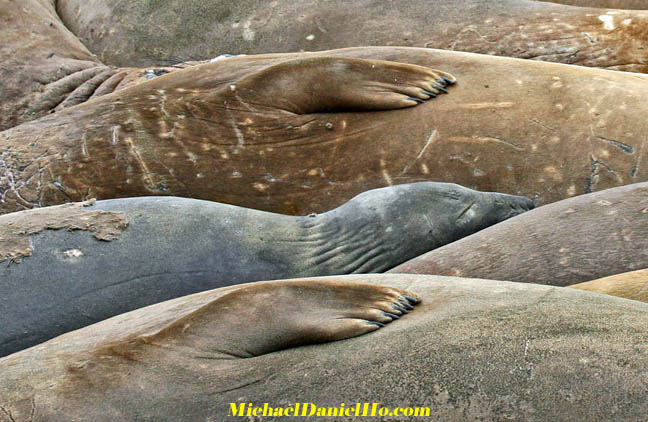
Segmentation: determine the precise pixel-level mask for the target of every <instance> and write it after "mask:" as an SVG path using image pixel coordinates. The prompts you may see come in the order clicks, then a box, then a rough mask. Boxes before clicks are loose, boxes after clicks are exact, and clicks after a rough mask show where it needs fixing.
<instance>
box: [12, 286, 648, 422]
mask: <svg viewBox="0 0 648 422" xmlns="http://www.w3.org/2000/svg"><path fill="white" fill-rule="evenodd" d="M351 282H353V283H357V284H355V285H354V287H347V283H351ZM360 283H372V284H376V285H383V286H393V287H394V289H393V290H391V291H388V292H386V293H385V292H383V291H381V290H377V291H375V290H369V294H368V295H367V294H366V290H365V289H370V287H369V286H367V285H366V284H360ZM355 286H357V287H355ZM374 288H376V289H382V287H374ZM396 289H407V291H415V292H416V293H417V295H418V298H420V299H421V303H420V304H419V305H417V306H416V307H415V310H414V311H413V312H410V313H409V314H408V315H406V316H405V317H403V318H401V319H400V320H398V321H396V322H395V323H394V324H390V325H388V326H386V327H384V328H381V329H379V330H377V331H375V332H372V333H369V334H366V335H363V336H359V337H356V338H352V339H347V340H343V341H336V342H332V343H326V344H317V345H311V346H306V347H294V346H297V345H299V344H304V343H311V342H320V341H326V340H331V339H338V338H340V337H348V335H347V334H351V335H353V334H359V333H360V332H361V330H374V329H376V328H377V327H376V326H375V325H371V324H368V323H367V322H365V321H363V320H369V321H377V322H381V321H388V320H389V319H391V318H393V317H391V316H389V317H387V316H385V314H383V312H387V313H389V314H392V315H396V314H398V312H397V311H398V308H397V307H396V306H398V307H400V306H402V305H401V304H403V305H405V304H406V302H404V301H403V300H402V298H405V296H404V295H408V296H409V295H412V293H409V292H403V291H402V290H396ZM349 290H351V291H349ZM383 298H385V299H387V301H388V302H391V304H389V303H384V302H383ZM394 299H395V300H396V302H394ZM365 304H366V306H367V308H362V306H363V305H365ZM394 305H396V306H394ZM358 307H360V309H358ZM620 315H622V317H619V316H620ZM340 317H341V318H340ZM349 318H351V319H349ZM358 318H359V319H360V321H358V320H357V319H358ZM383 318H384V319H383ZM345 326H347V327H348V326H350V327H351V329H350V330H349V331H350V332H349V331H346V330H345ZM358 327H359V328H360V329H361V330H359V329H358ZM647 327H648V304H645V303H641V302H636V301H629V300H624V299H620V298H615V297H612V296H604V295H595V294H591V293H589V292H582V291H578V290H574V289H563V288H558V287H551V286H540V285H533V284H517V283H508V282H498V281H489V280H472V279H461V278H453V277H435V276H416V275H401V274H391V275H356V276H343V277H330V278H321V279H299V280H294V281H284V282H279V283H277V282H272V283H263V282H262V283H254V284H251V285H248V286H245V287H234V288H225V289H218V290H214V291H210V292H205V293H199V294H196V295H192V296H188V297H183V298H180V299H175V300H173V301H170V302H165V303H162V304H158V305H155V306H151V307H147V308H143V309H139V310H137V311H134V312H131V313H128V314H124V315H121V316H117V317H115V318H112V319H110V320H107V321H104V322H101V323H99V324H95V325H93V326H90V327H86V328H84V329H81V330H78V331H74V332H71V333H68V334H65V335H63V336H60V337H58V338H56V339H53V340H50V341H49V342H47V343H44V344H41V345H39V346H35V347H33V348H30V349H27V350H24V351H22V352H19V353H16V354H13V355H10V356H7V357H5V358H2V359H0V372H1V373H2V374H3V380H2V383H0V409H2V410H0V420H1V421H2V422H7V421H11V422H23V421H29V420H31V421H32V422H37V421H48V422H58V421H70V420H76V421H86V420H87V421H115V420H136V419H140V420H156V421H166V420H169V421H178V420H192V421H193V420H225V419H228V418H231V419H232V420H250V419H252V418H255V415H254V414H251V415H250V416H249V417H248V416H247V414H246V412H247V409H248V408H249V407H251V408H252V411H253V410H254V408H256V407H259V408H263V406H264V403H267V404H268V406H269V407H272V408H273V409H274V408H288V407H293V411H294V407H295V406H296V404H297V403H300V407H301V409H302V410H303V409H304V407H305V405H306V404H307V403H313V405H315V406H318V407H321V408H324V409H323V411H324V412H326V411H327V409H326V408H327V407H335V408H338V409H339V408H341V407H342V406H341V404H342V403H344V404H345V407H348V408H352V409H355V407H356V403H360V406H361V407H362V406H363V403H365V402H367V403H369V405H368V407H370V408H371V407H372V406H373V405H372V403H376V404H377V405H376V407H377V409H376V416H378V411H380V410H379V409H380V408H386V409H387V410H389V411H392V410H394V409H395V408H396V407H401V408H404V407H410V406H411V407H418V408H420V411H425V409H424V408H427V411H426V412H429V413H422V415H425V416H427V420H443V421H455V420H456V421H465V420H534V421H555V420H592V421H610V420H619V421H622V420H637V419H641V418H642V417H644V416H645V415H646V414H648V402H646V400H644V398H645V392H646V384H645V374H646V372H648V355H647V354H646V347H645V346H646V336H647V335H648V328H647ZM359 331H360V332H359ZM341 334H344V335H341ZM271 351H274V352H272V353H268V352H271ZM246 356H254V357H251V358H244V357H246ZM232 407H234V409H235V411H236V412H239V410H240V409H241V407H243V412H241V413H243V414H242V415H241V414H240V413H238V414H239V415H240V416H239V417H237V418H234V417H231V416H228V415H232V414H233V413H232ZM310 411H311V407H310V405H308V409H307V414H306V415H304V417H303V419H305V418H306V416H308V414H309V413H310ZM320 411H322V410H320ZM277 412H278V411H277ZM300 412H301V411H300ZM383 412H384V411H383ZM273 414H274V410H273ZM313 414H314V415H315V414H316V411H315V410H313ZM383 414H384V413H383ZM320 415H321V414H320ZM298 416H301V414H300V415H298ZM338 416H339V417H338V418H331V419H332V420H349V419H352V418H353V417H354V414H349V415H346V414H345V415H344V416H342V415H338ZM256 417H258V418H262V417H263V419H264V420H266V419H267V420H277V419H281V418H273V417H272V416H268V413H266V415H265V416H263V415H262V410H260V411H257V414H256ZM313 417H314V416H313ZM3 418H4V419H3ZM374 419H377V418H374ZM384 419H389V420H412V418H411V417H403V416H401V417H389V416H385V417H384ZM316 420H325V418H317V419H316Z"/></svg>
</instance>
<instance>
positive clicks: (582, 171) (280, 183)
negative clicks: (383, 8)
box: [0, 47, 648, 214]
mask: <svg viewBox="0 0 648 422" xmlns="http://www.w3.org/2000/svg"><path fill="white" fill-rule="evenodd" d="M395 62H400V63H395ZM402 63H410V64H402ZM372 66H375V67H372ZM422 66H424V67H422ZM435 68H440V69H445V70H446V71H448V72H450V73H452V74H455V75H461V82H460V83H457V84H455V85H453V86H452V87H446V88H443V87H441V89H445V90H447V91H448V92H449V94H447V95H445V94H444V95H439V96H437V97H436V98H435V99H433V100H431V101H428V102H427V103H425V104H420V105H418V106H417V107H407V108H405V109H401V110H388V111H374V112H370V113H369V112H367V111H360V110H358V108H362V109H364V110H366V109H369V108H371V109H374V110H375V109H377V108H384V107H393V106H398V105H410V104H414V102H413V101H412V100H408V99H407V97H408V96H411V95H414V94H415V93H416V92H418V95H419V97H418V99H421V98H424V97H425V95H426V94H425V93H424V92H423V91H422V90H421V88H422V87H423V86H427V87H428V89H433V88H432V87H430V86H429V81H430V80H439V82H438V83H439V84H441V85H443V84H445V83H446V82H445V81H443V80H441V78H443V77H445V78H446V79H449V80H450V76H449V75H448V74H445V73H441V72H435V71H432V70H429V69H435ZM504 75H505V76H504ZM389 78H393V79H397V81H393V80H390V79H389ZM646 82H648V77H647V76H645V75H638V74H631V73H622V72H610V71H604V70H600V69H588V68H582V67H576V66H565V65H558V64H553V63H543V62H535V61H529V60H519V59H510V58H503V57H492V56H484V55H477V54H469V53H458V52H449V51H438V50H431V49H414V48H402V47H384V48H379V47H373V48H357V49H346V50H335V51H327V52H321V53H300V54H285V55H284V54H279V55H260V56H248V57H237V58H230V59H225V60H220V61H217V62H214V63H208V64H204V65H200V66H193V67H190V68H186V69H180V70H176V71H174V72H172V73H170V74H167V75H163V76H159V77H157V78H155V79H152V80H150V81H147V82H143V83H140V84H138V85H136V86H133V87H130V88H125V89H123V90H120V91H118V92H115V93H113V94H110V95H105V96H103V97H99V98H96V99H94V100H91V101H89V102H87V103H84V104H80V105H77V106H74V107H70V108H68V109H65V110H62V111H60V112H57V113H54V114H53V115H50V116H47V117H44V118H41V119H39V120H36V121H33V122H29V123H25V124H22V125H20V126H17V127H15V128H12V129H10V130H7V131H4V132H2V133H0V147H1V148H2V154H1V155H0V211H2V212H5V213H6V212H9V211H15V210H20V209H24V208H30V207H35V206H44V205H54V204H60V203H64V202H69V201H81V200H84V199H87V198H92V197H96V198H98V199H104V198H115V197H133V196H146V195H149V196H153V195H175V196H185V197H193V198H199V199H207V200H212V201H217V202H224V203H230V204H235V205H240V206H245V207H251V208H258V209H262V210H266V211H272V212H279V213H284V214H308V213H310V212H323V211H326V210H330V209H332V208H334V207H336V206H339V205H341V204H342V203H344V202H345V201H347V200H349V199H350V198H352V197H353V196H354V195H356V194H358V193H360V192H363V191H366V190H369V189H373V188H376V187H382V186H389V185H391V184H400V183H409V182H416V181H421V180H435V181H447V182H452V183H458V184H460V185H463V186H467V187H470V188H474V189H477V190H481V191H496V192H504V193H509V194H515V195H523V196H537V199H538V204H546V203H549V202H553V201H556V200H560V199H564V198H567V197H570V196H574V195H578V194H582V193H587V192H591V191H596V190H601V189H605V188H608V187H614V186H619V185H624V184H629V183H634V182H639V181H642V180H646V179H647V176H648V167H646V165H645V163H646V162H647V161H646V159H644V158H643V157H644V156H645V155H647V154H648V148H644V144H645V141H646V139H645V136H644V134H645V133H648V121H647V120H646V119H644V118H643V116H644V115H646V114H648V103H647V102H646V101H644V98H646V97H648V83H646ZM412 84H413V85H416V88H414V87H413V86H412ZM437 86H438V85H437ZM279 91H281V93H280V94H279ZM415 91H416V92H415ZM311 92H318V93H321V94H317V96H313V95H311ZM380 92H383V93H385V92H386V93H389V95H382V94H381V93H380ZM428 92H429V91H428ZM390 96H396V97H398V98H400V100H398V101H402V103H398V101H397V103H393V102H392V101H391V99H390ZM333 111H334V112H333ZM303 113H305V114H303Z"/></svg>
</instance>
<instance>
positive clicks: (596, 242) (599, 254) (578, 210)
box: [390, 183, 648, 286]
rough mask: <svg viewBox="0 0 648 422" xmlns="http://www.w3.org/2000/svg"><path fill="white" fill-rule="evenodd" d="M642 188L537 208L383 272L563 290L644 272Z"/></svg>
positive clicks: (647, 207)
mask: <svg viewBox="0 0 648 422" xmlns="http://www.w3.org/2000/svg"><path fill="white" fill-rule="evenodd" d="M647 240H648V183H637V184H633V185H629V186H623V187H618V188H614V189H607V190H604V191H601V192H595V193H591V194H589V195H582V196H577V197H575V198H570V199H566V200H564V201H560V202H556V203H553V204H549V205H545V206H542V207H539V208H536V209H535V210H533V211H531V212H529V213H525V214H524V215H521V216H518V217H515V218H512V219H510V220H508V221H506V222H503V223H502V224H498V225H496V226H493V227H490V228H488V229H486V230H483V231H481V232H480V233H476V234H474V235H472V236H468V237H465V238H463V239H461V240H459V241H457V242H455V243H453V244H451V245H446V246H444V247H442V248H439V249H436V250H435V251H431V252H429V253H427V254H424V255H422V256H420V257H417V258H414V259H412V260H410V261H408V262H406V263H404V264H401V265H399V266H397V267H395V268H393V269H392V270H390V271H391V272H397V273H416V274H440V275H456V276H461V277H476V278H486V277H489V278H490V279H494V280H511V281H518V282H524V283H541V284H545V283H548V284H553V285H556V286H568V285H571V284H576V283H582V282H585V281H590V280H593V279H596V278H601V277H606V276H609V275H614V274H619V273H624V272H628V271H633V270H638V269H641V268H645V266H646V256H647V255H648V249H647V248H646V241H647Z"/></svg>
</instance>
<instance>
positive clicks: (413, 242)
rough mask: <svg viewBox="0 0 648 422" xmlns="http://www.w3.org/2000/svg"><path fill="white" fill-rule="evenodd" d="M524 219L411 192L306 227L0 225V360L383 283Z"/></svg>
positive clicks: (86, 220) (172, 211) (270, 219)
mask: <svg viewBox="0 0 648 422" xmlns="http://www.w3.org/2000/svg"><path fill="white" fill-rule="evenodd" d="M84 205H85V206H84ZM531 208H533V201H531V200H530V199H528V198H523V197H516V196H511V195H504V194H497V193H483V192H476V191H473V190H470V189H466V188H462V187H461V186H457V185H451V184H445V183H433V182H421V183H415V184H411V185H399V186H392V187H389V188H383V189H376V190H373V191H369V192H365V193H363V194H361V195H359V196H357V197H355V198H354V199H352V200H351V201H349V202H347V203H346V204H344V205H343V206H341V207H339V208H337V209H334V210H331V211H329V212H326V213H323V214H319V215H312V216H308V217H294V216H285V215H277V214H270V213H266V212H262V211H256V210H252V209H245V208H240V207H235V206H231V205H224V204H218V203H212V202H206V201H200V200H195V199H185V198H174V197H144V198H131V199H116V200H107V201H99V202H97V203H94V204H90V203H86V204H72V205H63V206H56V207H46V208H40V209H35V210H30V211H23V212H17V213H11V214H7V215H4V216H0V262H1V261H2V260H3V259H5V260H6V262H7V263H10V265H0V280H2V283H0V297H2V298H3V300H2V301H0V327H2V329H1V330H0V356H3V355H6V354H9V353H13V352H15V351H18V350H21V349H24V348H27V347H30V346H33V345H34V344H38V343H42V342H43V341H45V340H48V339H50V338H52V337H54V336H57V335H59V334H62V333H64V332H67V331H71V330H74V329H77V328H80V327H83V326H85V325H88V324H92V323H94V322H97V321H100V320H102V319H106V318H109V317H111V316H114V315H117V314H120V313H124V312H128V311H131V310H133V309H137V308H141V307H144V306H147V305H150V304H153V303H157V302H161V301H164V300H168V299H172V298H176V297H179V296H184V295H187V294H190V293H195V292H199V291H204V290H209V289H214V288H217V287H223V286H228V285H231V284H239V283H244V282H251V281H257V280H266V279H269V278H270V279H285V278H294V277H308V276H317V275H334V274H349V273H368V272H382V271H385V270H387V269H389V268H392V267H394V266H395V265H398V264H400V263H403V262H405V261H407V260H408V259H410V258H413V257H415V256H418V255H420V254H422V253H425V252H427V251H429V250H431V249H433V248H436V247H439V246H442V245H444V244H446V243H448V242H452V241H454V240H457V239H459V238H461V237H464V236H467V235H469V234H471V233H473V232H475V231H477V230H480V229H483V228H485V227H488V226H490V225H492V224H495V223H498V222H499V221H502V220H504V219H506V218H509V217H511V216H514V215H516V214H518V213H521V212H523V211H526V210H529V209H531ZM65 229H67V230H65ZM44 304H47V305H46V306H44Z"/></svg>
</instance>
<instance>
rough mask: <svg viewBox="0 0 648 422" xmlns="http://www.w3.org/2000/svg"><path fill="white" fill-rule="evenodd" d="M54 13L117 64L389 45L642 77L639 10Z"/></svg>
mask: <svg viewBox="0 0 648 422" xmlns="http://www.w3.org/2000/svg"><path fill="white" fill-rule="evenodd" d="M611 1H613V2H614V0H611ZM625 1H626V2H627V1H628V0H625ZM616 3H620V2H619V1H616V2H614V3H612V4H616ZM644 4H645V2H644ZM57 11H58V14H59V15H60V17H61V19H62V21H63V22H65V24H66V25H67V27H68V28H70V30H71V31H72V32H74V33H75V34H76V35H77V36H78V37H79V39H80V40H81V41H82V42H83V43H84V44H85V45H86V46H87V47H88V48H89V49H90V51H92V52H94V53H95V54H97V55H98V56H99V57H100V58H101V60H103V61H104V62H105V63H109V64H111V65H118V66H133V65H134V64H135V65H137V66H150V65H161V64H162V65H163V64H168V63H169V62H181V61H185V60H193V59H195V58H202V59H208V58H211V57H215V56H217V55H218V54H221V53H222V52H227V53H234V54H240V53H246V54H259V53H266V52H295V51H317V50H327V49H332V48H342V47H358V46H368V45H392V46H411V47H429V48H441V49H450V50H457V51H469V52H475V53H485V54H491V55H501V56H509V57H519V58H531V59H539V60H546V61H553V62H561V63H569V64H579V65H585V66H595V67H605V68H612V69H617V70H626V71H632V72H646V71H648V63H647V62H646V54H645V49H646V48H648V32H646V26H647V25H648V12H642V11H621V10H617V11H606V10H599V9H592V8H575V7H569V6H564V5H560V4H553V3H544V2H536V1H527V0H489V1H484V0H435V1H434V3H433V4H430V2H429V1H427V0H399V1H398V2H393V1H387V0H381V1H376V0H356V1H353V2H352V3H349V2H348V1H345V0H328V1H326V2H322V1H318V0H305V1H299V2H294V1H290V0H274V1H271V2H267V1H262V0H247V1H244V2H241V1H239V0H226V1H207V2H206V1H199V0H169V1H165V2H163V3H160V2H158V1H156V0H136V1H129V2H124V1H119V0H90V1H88V0H59V1H58V2H57ZM608 12H609V13H611V14H608ZM213 40H218V42H216V43H215V42H213Z"/></svg>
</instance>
